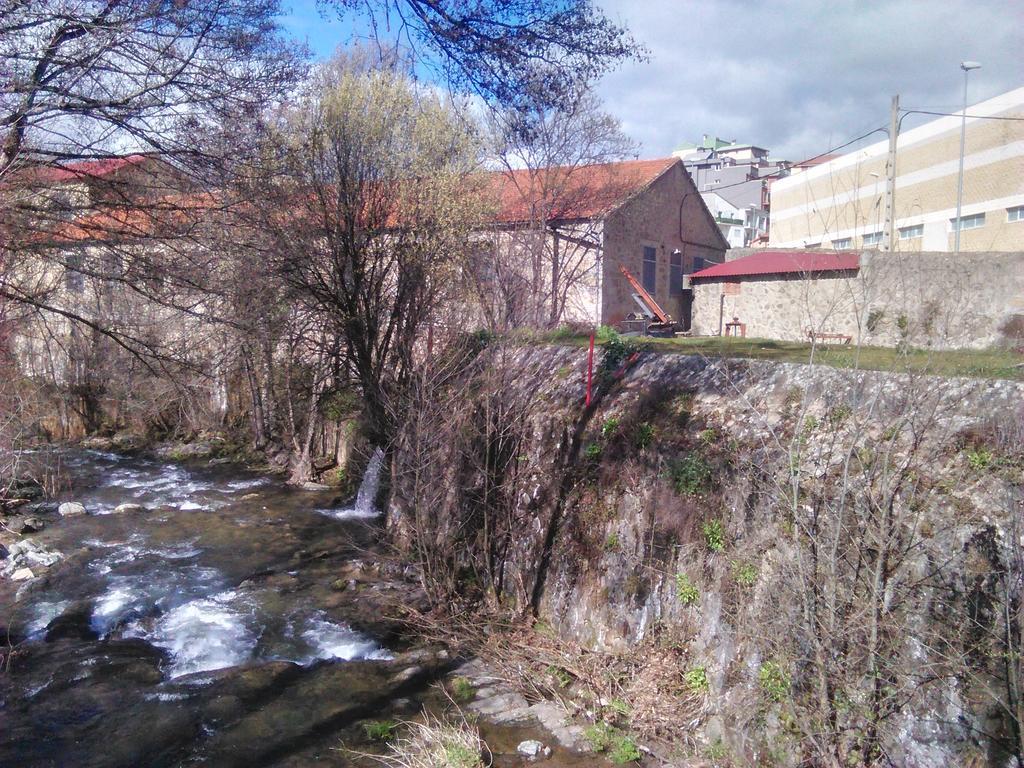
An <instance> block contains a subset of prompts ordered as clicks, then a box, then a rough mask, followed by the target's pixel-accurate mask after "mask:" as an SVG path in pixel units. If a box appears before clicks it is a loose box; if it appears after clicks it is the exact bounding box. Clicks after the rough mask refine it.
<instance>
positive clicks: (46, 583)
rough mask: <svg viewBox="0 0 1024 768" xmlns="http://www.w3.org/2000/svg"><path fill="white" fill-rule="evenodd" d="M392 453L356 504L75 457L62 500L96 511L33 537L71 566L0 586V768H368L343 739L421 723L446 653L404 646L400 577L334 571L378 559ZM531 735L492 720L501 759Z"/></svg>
mask: <svg viewBox="0 0 1024 768" xmlns="http://www.w3.org/2000/svg"><path fill="white" fill-rule="evenodd" d="M382 462H383V455H382V453H381V452H380V451H377V452H375V453H374V454H373V456H372V457H371V459H370V461H369V465H368V468H367V472H366V475H365V477H364V480H363V483H362V485H361V487H360V489H359V493H358V495H357V497H356V499H355V500H354V501H353V502H352V503H350V504H349V503H344V502H345V500H343V499H339V498H336V496H335V494H334V493H332V492H330V491H303V490H297V489H293V488H290V487H288V486H286V485H284V484H283V483H282V482H280V481H279V480H277V479H273V478H269V477H266V476H261V475H258V474H255V473H251V472H246V471H244V470H240V469H239V468H237V467H229V466H223V465H220V466H218V465H211V464H206V463H195V464H180V463H171V462H167V461H161V460H157V459H152V458H142V457H125V456H121V455H117V454H112V453H103V452H97V451H69V452H67V453H65V454H64V455H63V456H62V463H63V466H64V469H65V474H66V475H67V476H69V477H70V478H72V480H73V488H72V489H70V490H69V491H68V492H67V493H66V494H64V498H65V499H73V500H76V501H79V502H81V503H82V504H84V505H85V507H86V509H87V510H88V514H87V515H81V516H74V517H66V518H60V517H58V516H57V515H56V514H53V515H49V516H48V519H47V523H48V524H47V528H46V529H45V530H44V531H43V532H41V533H38V534H35V535H33V536H32V540H33V541H34V542H36V543H37V544H40V545H42V546H43V547H45V549H47V550H51V551H55V552H59V553H60V554H61V556H62V559H61V560H60V562H59V563H57V564H56V565H53V566H52V567H50V568H43V567H38V568H34V571H35V572H36V574H37V578H35V579H33V580H31V581H29V582H24V583H19V582H13V581H11V580H7V579H0V636H3V635H6V636H7V637H8V638H9V640H10V643H12V644H14V646H15V647H14V651H13V653H9V654H8V668H7V669H6V670H0V766H5V767H6V766H19V767H24V768H31V767H42V766H48V767H49V766H62V767H63V766H68V767H69V768H71V767H72V766H73V767H74V768H129V767H130V768H143V767H145V768H150V767H158V766H192V765H204V766H213V767H214V768H222V767H226V768H230V767H232V766H238V767H239V768H242V766H244V767H245V768H252V767H253V766H260V765H266V766H279V767H280V768H298V767H300V766H312V765H317V766H322V765H328V766H339V767H341V766H368V765H373V764H375V763H373V762H372V761H371V762H367V761H366V760H365V759H362V758H358V757H355V756H353V755H352V754H351V753H349V752H345V751H342V750H339V749H338V745H339V744H340V743H341V742H342V740H345V741H346V742H348V743H353V742H354V743H355V744H356V746H357V747H358V748H360V749H367V748H369V749H372V747H371V746H368V745H366V742H365V733H364V732H363V730H362V728H361V727H360V721H361V720H363V719H366V718H407V717H413V716H415V715H416V713H417V712H418V711H419V708H420V706H422V704H423V703H424V702H427V703H428V704H429V701H430V698H431V696H433V697H435V698H436V694H435V693H431V689H430V687H429V686H430V684H431V683H432V681H433V680H435V679H436V677H437V676H438V675H440V674H443V673H444V672H446V671H447V666H446V665H447V664H448V662H443V663H442V662H441V661H439V660H438V659H437V658H435V659H433V660H432V661H430V662H424V661H423V657H422V656H419V657H415V658H413V657H414V656H415V654H414V653H413V652H412V651H410V652H407V653H405V654H404V656H403V653H402V652H403V647H404V638H403V637H402V635H401V634H400V632H399V631H398V630H397V626H398V625H397V624H395V623H394V622H388V621H387V620H385V619H383V618H382V617H381V616H380V615H379V608H378V604H377V603H376V602H375V601H373V600H368V599H367V592H366V591H365V590H366V589H370V590H373V589H400V588H401V587H400V586H395V584H396V583H397V582H395V580H391V581H387V580H378V581H377V582H376V583H373V582H364V583H362V584H360V585H359V586H358V588H356V587H352V586H351V585H352V584H353V583H354V582H353V581H351V580H350V579H349V576H345V577H344V578H341V579H339V574H345V573H346V568H351V563H352V561H353V559H356V558H363V559H370V560H372V558H373V557H374V547H375V545H376V541H377V540H378V538H379V517H380V514H379V512H378V510H377V509H376V508H375V506H374V501H375V498H376V496H377V491H378V487H379V479H380V478H379V476H380V471H381V464H382ZM126 503H128V504H137V505H142V507H143V509H135V510H132V511H120V512H117V511H115V510H116V509H117V507H118V506H119V505H121V504H126ZM407 586H408V585H407ZM409 589H414V588H413V587H409ZM360 590H364V591H360ZM410 594H413V593H410ZM395 657H397V658H395ZM441 658H443V656H442V657H441ZM392 659H394V660H392ZM410 659H411V660H410ZM538 736H539V737H540V738H543V735H542V734H534V733H533V732H532V731H530V730H528V729H523V728H505V729H502V728H496V729H492V730H491V731H490V732H489V733H488V738H489V739H490V738H492V737H493V738H494V739H495V740H496V741H501V740H504V741H507V742H509V744H508V745H506V746H507V747H508V749H507V750H506V756H505V757H502V758H500V759H495V762H494V765H495V766H500V768H512V767H513V766H520V765H523V764H524V763H522V762H521V761H520V760H519V759H518V758H517V757H515V747H514V742H515V740H517V739H519V738H534V737H538ZM360 739H362V741H360ZM547 764H548V765H549V766H570V765H571V766H582V765H593V764H596V762H592V761H590V760H589V759H587V758H583V757H579V756H573V755H571V754H568V753H564V751H561V750H559V751H556V755H555V756H554V758H553V759H552V760H550V761H549V762H548V763H547Z"/></svg>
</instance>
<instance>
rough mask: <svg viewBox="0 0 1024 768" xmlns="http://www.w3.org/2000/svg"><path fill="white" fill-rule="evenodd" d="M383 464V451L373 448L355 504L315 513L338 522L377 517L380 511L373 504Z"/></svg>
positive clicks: (375, 499) (320, 510)
mask: <svg viewBox="0 0 1024 768" xmlns="http://www.w3.org/2000/svg"><path fill="white" fill-rule="evenodd" d="M383 464H384V451H383V450H381V449H380V448H374V450H373V455H372V456H370V463H369V464H367V465H366V472H365V473H364V474H363V480H362V482H361V483H359V491H358V493H356V503H355V504H353V505H352V506H351V507H346V508H345V509H319V510H317V511H318V512H320V513H321V514H324V515H328V516H330V517H333V518H336V519H338V520H353V519H356V518H366V517H376V516H377V515H379V514H380V510H378V509H377V507H376V506H375V502H376V501H377V491H378V489H379V488H380V470H381V466H382V465H383Z"/></svg>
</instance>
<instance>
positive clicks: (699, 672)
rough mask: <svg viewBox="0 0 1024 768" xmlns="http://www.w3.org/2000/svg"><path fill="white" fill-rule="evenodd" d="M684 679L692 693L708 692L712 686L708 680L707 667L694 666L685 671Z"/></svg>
mask: <svg viewBox="0 0 1024 768" xmlns="http://www.w3.org/2000/svg"><path fill="white" fill-rule="evenodd" d="M683 680H684V681H685V682H686V687H687V688H689V689H690V692H691V693H707V692H708V690H709V689H710V688H711V684H710V683H709V682H708V671H707V669H706V668H705V667H703V666H700V667H694V668H693V669H688V670H687V671H686V672H684V673H683Z"/></svg>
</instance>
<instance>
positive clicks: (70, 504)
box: [57, 501, 85, 517]
mask: <svg viewBox="0 0 1024 768" xmlns="http://www.w3.org/2000/svg"><path fill="white" fill-rule="evenodd" d="M57 512H58V514H60V515H61V517H71V516H72V515H84V514H85V506H84V505H83V504H79V503H78V502H77V501H65V502H64V503H63V504H61V505H60V506H59V507H57Z"/></svg>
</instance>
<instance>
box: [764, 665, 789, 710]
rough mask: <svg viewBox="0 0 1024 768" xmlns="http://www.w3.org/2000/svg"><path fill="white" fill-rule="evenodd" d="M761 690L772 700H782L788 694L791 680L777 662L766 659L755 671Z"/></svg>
mask: <svg viewBox="0 0 1024 768" xmlns="http://www.w3.org/2000/svg"><path fill="white" fill-rule="evenodd" d="M757 681H758V683H760V685H761V690H762V691H764V693H765V695H766V696H767V697H768V698H769V699H771V700H772V701H782V700H783V699H785V698H786V697H787V696H789V688H790V685H791V681H790V679H789V675H788V674H787V673H786V670H784V669H783V668H782V667H781V666H780V665H779V664H778V663H777V662H774V661H766V662H765V663H764V664H762V665H761V668H760V669H759V670H758V671H757Z"/></svg>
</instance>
